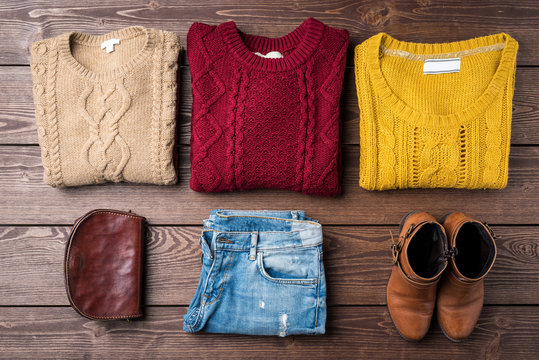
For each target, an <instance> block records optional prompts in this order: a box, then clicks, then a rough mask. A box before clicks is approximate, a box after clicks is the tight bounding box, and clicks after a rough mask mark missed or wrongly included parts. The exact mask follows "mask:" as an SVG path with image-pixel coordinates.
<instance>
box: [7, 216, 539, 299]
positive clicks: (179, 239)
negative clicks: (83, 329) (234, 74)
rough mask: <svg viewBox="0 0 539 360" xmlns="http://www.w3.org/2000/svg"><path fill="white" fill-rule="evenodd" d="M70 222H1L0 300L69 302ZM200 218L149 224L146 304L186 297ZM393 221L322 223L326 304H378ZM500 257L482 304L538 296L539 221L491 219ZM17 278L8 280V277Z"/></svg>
mask: <svg viewBox="0 0 539 360" xmlns="http://www.w3.org/2000/svg"><path fill="white" fill-rule="evenodd" d="M69 231H70V228H69V227H0V239H2V240H1V241H0V289H2V292H3V296H2V297H0V306H9V305H40V306H43V305H69V302H68V301H67V297H66V294H65V289H64V276H63V256H64V249H65V242H66V241H67V237H68V234H69ZM200 231H201V226H198V227H195V226H192V227H191V226H189V227H168V226H166V227H164V226H157V227H153V226H152V227H150V231H149V235H148V239H147V245H146V268H145V269H146V281H145V293H146V295H145V298H146V299H145V304H147V305H189V303H190V301H191V298H192V296H193V295H194V293H195V290H196V286H197V284H198V281H199V276H200V266H201V265H200V254H201V251H200V247H199V242H198V238H199V236H200ZM390 231H392V233H393V234H397V233H398V227H396V226H390V227H387V226H383V227H369V226H361V227H359V226H345V227H343V226H339V227H332V226H327V227H325V228H324V266H325V269H326V277H327V286H328V299H327V301H328V303H329V304H330V305H383V304H385V303H386V294H385V290H386V284H387V280H388V277H389V273H390V271H391V267H392V265H391V254H390V250H389V249H390V244H391V238H390ZM494 231H495V232H496V234H497V235H498V236H499V238H498V239H497V241H496V242H497V246H498V257H497V259H496V263H495V266H494V268H493V269H492V272H491V273H490V274H489V276H488V277H487V278H486V282H485V303H486V304H501V305H503V304H510V305H515V304H538V301H539V299H538V298H537V294H538V293H539V283H538V282H537V281H536V280H537V273H539V240H537V239H539V227H537V226H532V227H529V226H501V227H494ZM15 278H16V279H17V281H13V279H15Z"/></svg>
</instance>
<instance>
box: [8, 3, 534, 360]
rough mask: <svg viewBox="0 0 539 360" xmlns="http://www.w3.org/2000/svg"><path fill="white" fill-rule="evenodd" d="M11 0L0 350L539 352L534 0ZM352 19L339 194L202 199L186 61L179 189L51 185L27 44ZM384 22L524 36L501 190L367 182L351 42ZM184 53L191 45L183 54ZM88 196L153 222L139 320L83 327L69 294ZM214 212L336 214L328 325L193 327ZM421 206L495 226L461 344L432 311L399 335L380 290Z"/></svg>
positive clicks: (411, 35)
mask: <svg viewBox="0 0 539 360" xmlns="http://www.w3.org/2000/svg"><path fill="white" fill-rule="evenodd" d="M50 3H51V4H46V2H43V1H36V0H33V1H32V0H24V1H23V0H19V1H14V0H3V1H0V29H1V31H0V65H1V66H0V225H1V226H0V357H1V358H8V359H14V358H81V357H84V358H150V359H151V358H160V357H174V358H230V359H239V358H249V357H250V358H254V357H257V358H265V357H269V358H275V357H279V358H283V359H291V358H309V359H314V358H333V359H343V358H363V359H377V358H391V359H395V358H417V359H428V358H437V359H445V358H447V359H450V358H457V357H459V358H461V359H479V358H488V359H490V358H501V359H508V358H511V359H525V358H527V359H537V357H538V356H539V355H537V354H538V352H539V312H538V309H539V308H538V307H537V305H538V304H539V281H538V279H539V240H538V239H539V220H538V219H539V216H538V215H539V210H538V202H539V178H538V175H539V162H538V160H539V121H538V120H537V116H539V86H538V82H539V67H537V66H539V32H538V30H539V3H538V2H537V1H532V0H518V1H516V0H513V1H508V0H489V1H487V0H482V1H473V2H472V1H462V2H459V1H432V0H418V1H398V0H393V1H391V0H387V1H374V0H373V1H361V2H360V1H295V2H289V1H282V0H277V1H275V0H274V1H269V0H264V1H261V0H242V1H239V0H237V1H226V0H199V1H196V2H192V3H188V2H187V1H173V0H158V1H125V0H115V1H111V0H92V1H68V0H57V1H51V2H50ZM309 16H313V17H316V18H318V19H319V20H321V21H323V22H325V23H326V24H328V25H330V26H335V27H338V28H346V29H348V30H349V31H350V35H351V36H350V48H349V51H348V67H347V70H346V76H345V84H344V92H343V96H342V118H343V133H344V134H343V139H342V141H343V154H344V155H343V157H344V159H343V160H344V169H345V170H344V176H343V188H344V194H343V195H342V196H340V197H337V198H322V197H314V196H305V195H301V194H296V193H292V192H286V191H276V190H268V191H247V192H243V193H240V192H236V193H228V194H199V193H195V192H193V191H191V190H190V189H189V186H188V182H189V155H188V154H189V136H190V133H189V121H190V111H191V100H192V98H191V87H190V84H191V79H190V76H189V68H188V65H187V61H186V57H185V56H183V58H182V60H181V69H180V71H181V84H180V88H181V99H180V101H179V119H178V124H179V126H178V128H179V129H178V133H179V142H180V144H181V145H180V150H179V151H180V181H179V184H178V185H176V186H167V187H162V186H144V185H129V184H115V185H100V186H87V187H81V188H76V189H75V188H72V189H53V188H50V187H48V186H46V185H44V184H43V183H42V171H43V169H42V166H41V158H40V150H39V146H38V144H37V131H36V128H35V125H34V107H33V100H32V82H31V75H30V69H29V66H28V64H29V51H28V46H29V44H30V43H31V42H32V41H35V40H38V39H42V38H47V37H52V36H57V35H59V34H61V33H64V32H67V31H72V30H76V31H83V32H89V33H95V34H102V33H106V32H109V31H112V30H115V29H118V28H122V27H126V26H130V25H135V24H139V25H143V26H147V27H155V28H160V29H166V30H170V31H175V32H176V33H177V34H179V36H180V39H181V42H182V45H185V39H186V34H187V30H188V28H189V26H190V25H191V23H192V22H194V21H201V22H206V23H210V24H218V23H221V22H224V21H228V20H234V21H236V22H237V24H238V26H239V28H241V29H242V30H244V31H246V32H248V33H255V34H260V35H267V36H282V35H284V34H286V33H288V32H290V31H291V30H293V29H294V28H295V27H296V26H297V25H299V24H300V23H301V22H302V21H303V20H304V19H305V18H306V17H309ZM380 31H384V32H387V33H389V34H391V35H393V36H395V37H397V38H398V39H401V40H407V41H416V42H448V41H456V40H463V39H468V38H471V37H475V36H481V35H488V34H493V33H498V32H508V33H509V34H511V35H512V36H514V37H515V38H516V39H517V40H518V41H519V43H520V51H519V55H518V69H517V75H516V90H515V96H514V101H513V106H514V115H513V126H512V130H513V131H512V140H511V144H512V146H511V156H510V174H509V185H508V187H507V188H506V189H504V190H501V191H495V190H490V191H466V190H404V191H387V192H368V191H365V190H362V189H360V188H359V186H358V159H359V135H358V120H359V109H358V106H357V101H356V95H355V85H354V78H353V70H352V66H353V62H352V53H353V47H354V46H355V45H357V44H358V43H360V42H361V41H363V40H365V39H367V38H368V37H370V36H372V35H374V34H376V33H378V32H380ZM184 55H185V54H184ZM93 208H113V209H121V210H129V209H131V210H133V211H135V212H136V213H138V214H141V215H144V216H146V217H147V218H148V219H149V222H150V223H151V224H152V226H151V227H150V232H149V233H150V234H149V237H148V240H147V265H146V270H147V271H146V272H147V276H146V291H145V304H146V307H145V313H146V316H145V317H144V319H143V320H141V321H131V322H126V321H113V322H100V321H90V320H87V319H84V318H82V317H80V316H79V315H78V314H77V313H75V311H74V310H73V309H71V308H70V307H69V306H68V300H67V297H66V294H65V290H64V281H63V273H62V266H63V263H62V259H63V256H64V247H65V242H66V237H67V235H68V232H69V225H70V224H71V223H72V222H73V220H74V219H75V218H77V217H78V216H80V215H82V214H84V213H85V212H86V211H88V210H90V209H93ZM213 208H233V209H303V210H305V211H306V212H307V213H308V214H309V215H310V216H311V217H314V218H317V219H319V220H320V222H321V223H322V224H323V225H324V226H325V231H324V233H325V239H324V247H325V265H326V269H327V270H326V271H327V282H328V303H329V309H328V321H327V334H326V335H325V336H317V337H309V336H291V337H288V338H278V337H254V336H239V335H232V336H225V335H214V334H203V333H200V334H186V333H185V332H183V331H182V330H181V326H182V316H183V315H184V314H185V312H186V309H187V305H188V304H189V301H190V300H191V297H192V296H193V294H194V291H195V287H196V285H197V281H198V276H199V271H200V249H199V245H198V236H199V232H200V229H201V224H202V219H204V218H205V217H206V216H207V215H208V214H209V211H210V210H211V209H213ZM414 209H424V210H428V211H429V212H431V213H432V214H433V215H435V216H442V215H443V214H445V213H446V212H449V211H451V210H455V209H458V210H462V211H465V212H468V213H469V214H471V215H473V216H474V217H477V218H479V219H482V220H484V221H487V222H488V223H490V224H493V229H494V231H495V232H496V233H498V234H499V235H500V238H499V239H498V240H497V244H498V249H499V255H498V259H497V261H496V264H495V266H494V269H493V271H492V273H491V274H490V275H489V277H488V278H487V280H486V283H485V286H486V297H485V307H484V309H483V313H482V314H481V318H480V319H479V322H478V324H477V327H476V329H475V332H474V333H473V335H472V336H471V337H470V338H469V340H467V341H466V342H463V343H458V344H457V343H452V342H450V341H449V340H447V339H446V338H445V337H444V336H443V334H442V333H441V331H440V329H439V327H438V325H437V324H436V323H435V322H433V325H432V329H431V331H430V332H429V334H428V335H427V337H426V338H425V339H424V340H423V341H421V342H419V343H410V342H406V341H404V340H402V339H401V338H400V337H399V335H398V334H397V332H396V331H395V328H394V327H393V324H392V323H391V320H390V318H389V314H388V310H387V307H386V305H385V304H386V299H385V286H386V282H387V279H388V276H389V273H390V270H391V253H390V235H389V232H390V231H393V233H396V230H397V224H398V222H399V220H400V218H401V217H402V216H403V215H404V214H406V213H407V212H409V211H411V210H414Z"/></svg>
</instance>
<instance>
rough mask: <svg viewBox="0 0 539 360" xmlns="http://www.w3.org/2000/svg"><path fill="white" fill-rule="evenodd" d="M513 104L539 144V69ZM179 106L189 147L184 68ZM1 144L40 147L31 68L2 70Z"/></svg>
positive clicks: (349, 130)
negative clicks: (538, 120)
mask: <svg viewBox="0 0 539 360" xmlns="http://www.w3.org/2000/svg"><path fill="white" fill-rule="evenodd" d="M516 76H517V78H516V88H515V96H514V100H513V124H512V134H511V135H512V136H511V143H512V144H526V145H529V144H539V123H538V122H537V121H536V119H537V117H538V116H539V88H538V87H537V86H535V84H537V83H538V82H539V68H519V69H518V71H517V75H516ZM180 93H181V94H180V101H179V102H178V111H179V116H178V141H179V142H180V144H183V145H189V139H190V136H191V104H192V93H191V76H190V73H189V68H188V67H185V66H184V67H182V68H181V76H180ZM0 94H2V96H1V97H0V144H37V130H36V127H35V120H34V119H35V114H34V103H33V99H32V78H31V74H30V70H29V68H28V67H24V66H6V67H0ZM341 103H342V111H341V116H342V122H343V137H342V142H343V144H349V145H356V144H359V108H358V104H357V96H356V85H355V82H354V72H353V69H352V68H351V67H348V68H347V69H346V72H345V80H344V90H343V94H342V100H341Z"/></svg>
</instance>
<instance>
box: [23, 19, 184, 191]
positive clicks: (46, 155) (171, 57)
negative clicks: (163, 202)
mask: <svg viewBox="0 0 539 360" xmlns="http://www.w3.org/2000/svg"><path fill="white" fill-rule="evenodd" d="M111 38H118V39H120V44H118V45H115V46H114V51H112V52H110V53H106V52H105V51H104V50H102V49H101V43H102V42H103V41H105V40H108V39H111ZM30 50H31V55H32V58H31V69H32V76H33V81H34V103H35V107H36V124H37V128H38V135H39V143H40V146H41V149H42V152H41V154H42V160H43V167H44V176H43V179H44V182H45V183H47V184H49V185H51V186H78V185H86V184H96V183H103V182H120V181H127V182H139V183H153V184H173V183H175V182H176V179H177V176H176V171H175V166H174V145H175V132H176V93H177V90H176V89H177V86H176V83H177V78H176V75H177V59H178V53H179V51H180V46H179V42H178V38H177V36H176V35H175V34H173V33H169V32H166V31H160V30H154V29H146V28H144V27H140V26H136V27H130V28H125V29H121V30H118V31H114V32H111V33H109V34H106V35H101V36H94V35H89V34H84V33H76V32H72V33H66V34H63V35H60V36H58V37H56V38H51V39H46V40H42V41H38V42H35V43H34V44H32V46H31V48H30Z"/></svg>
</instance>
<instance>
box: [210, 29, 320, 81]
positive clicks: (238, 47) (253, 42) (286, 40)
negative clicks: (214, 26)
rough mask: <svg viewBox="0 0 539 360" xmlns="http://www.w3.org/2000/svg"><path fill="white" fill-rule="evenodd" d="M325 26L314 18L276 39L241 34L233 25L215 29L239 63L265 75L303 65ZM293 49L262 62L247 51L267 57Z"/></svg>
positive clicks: (258, 57)
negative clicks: (286, 49)
mask: <svg viewBox="0 0 539 360" xmlns="http://www.w3.org/2000/svg"><path fill="white" fill-rule="evenodd" d="M324 28H325V25H324V24H323V23H322V22H320V21H318V20H316V19H315V18H308V19H307V20H305V21H304V22H303V23H302V24H301V25H300V26H298V27H297V28H296V29H294V30H293V31H292V32H291V33H289V34H288V35H285V36H283V37H279V38H268V37H265V36H258V35H250V34H246V33H243V32H241V31H240V30H238V28H237V27H236V23H235V22H234V21H229V22H226V23H222V24H221V25H219V26H218V29H219V30H220V33H221V35H222V36H223V39H224V41H225V42H226V43H227V45H228V47H229V49H230V50H231V51H232V53H233V54H234V56H235V57H236V58H238V60H240V62H242V63H244V64H246V65H247V66H249V67H252V68H257V69H260V70H264V71H283V70H288V69H292V68H294V67H296V66H298V65H300V64H302V63H304V62H305V61H306V60H307V59H308V58H309V57H310V56H311V54H312V53H313V52H314V50H315V49H316V48H317V47H318V44H319V43H320V39H321V38H322V34H323V32H324ZM292 46H295V49H294V50H293V51H292V52H290V53H289V54H287V55H286V56H284V57H283V58H277V59H273V58H264V57H261V56H258V55H256V54H255V53H253V52H252V51H251V50H250V48H252V47H256V48H257V50H258V51H259V52H263V53H268V52H270V51H272V50H275V48H276V47H279V48H289V47H292Z"/></svg>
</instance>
